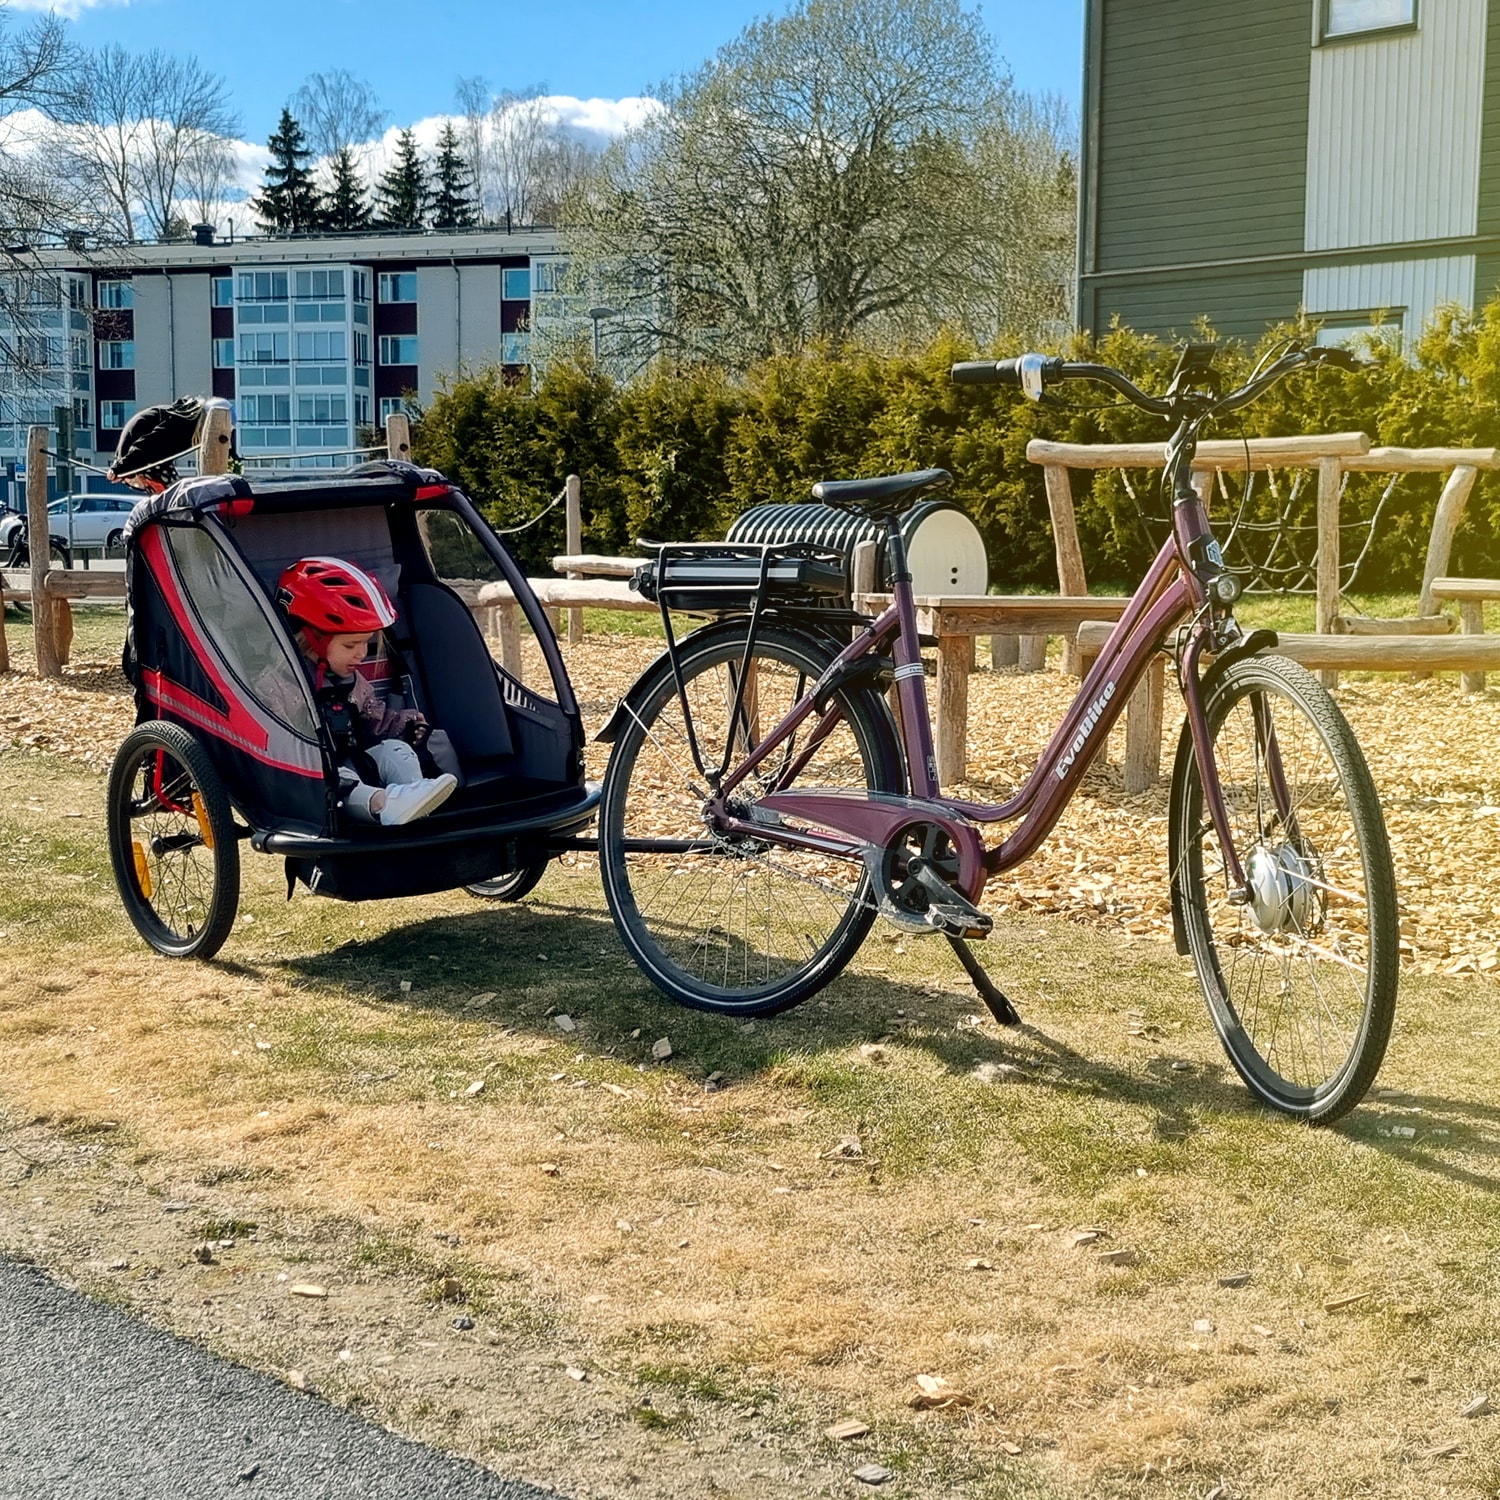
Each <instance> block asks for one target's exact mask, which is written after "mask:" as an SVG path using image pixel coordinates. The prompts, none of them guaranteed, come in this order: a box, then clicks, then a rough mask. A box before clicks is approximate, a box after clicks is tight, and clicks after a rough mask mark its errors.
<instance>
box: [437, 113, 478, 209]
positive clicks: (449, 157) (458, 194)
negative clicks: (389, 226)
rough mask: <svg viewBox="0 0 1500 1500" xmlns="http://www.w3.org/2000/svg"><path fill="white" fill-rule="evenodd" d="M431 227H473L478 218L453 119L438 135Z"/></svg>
mask: <svg viewBox="0 0 1500 1500" xmlns="http://www.w3.org/2000/svg"><path fill="white" fill-rule="evenodd" d="M432 175H433V194H432V227H433V228H434V229H471V228H472V227H473V226H474V225H475V224H477V223H478V222H479V214H478V206H477V204H476V203H475V201H474V197H473V194H472V192H471V191H470V189H471V187H472V185H473V184H472V179H471V178H470V176H469V169H468V167H467V165H466V164H465V162H464V157H463V152H462V150H461V149H460V148H459V144H458V132H457V131H456V130H454V128H453V122H452V121H451V120H450V121H449V122H448V123H447V124H446V125H444V126H443V131H442V134H441V135H439V136H438V149H437V160H436V161H435V162H434V163H433V174H432Z"/></svg>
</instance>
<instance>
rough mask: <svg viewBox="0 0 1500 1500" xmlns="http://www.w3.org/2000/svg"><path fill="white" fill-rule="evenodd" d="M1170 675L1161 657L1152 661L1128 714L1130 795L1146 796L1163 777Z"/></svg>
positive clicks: (1126, 780)
mask: <svg viewBox="0 0 1500 1500" xmlns="http://www.w3.org/2000/svg"><path fill="white" fill-rule="evenodd" d="M1165 683H1166V672H1165V669H1164V665H1163V662H1162V659H1161V655H1160V653H1158V654H1157V655H1155V656H1153V657H1152V658H1151V664H1150V665H1149V666H1148V667H1147V668H1146V675H1145V676H1144V677H1143V678H1141V682H1140V686H1139V687H1137V688H1136V690H1135V692H1133V693H1132V694H1131V695H1130V703H1129V705H1128V707H1127V709H1126V714H1125V764H1124V767H1123V768H1122V772H1121V775H1122V785H1123V787H1124V790H1125V792H1126V794H1127V795H1129V796H1133V795H1134V794H1135V793H1136V792H1144V791H1146V790H1148V789H1149V788H1150V787H1153V786H1155V785H1156V783H1157V780H1158V779H1159V778H1160V776H1161V714H1162V699H1163V696H1164V689H1165Z"/></svg>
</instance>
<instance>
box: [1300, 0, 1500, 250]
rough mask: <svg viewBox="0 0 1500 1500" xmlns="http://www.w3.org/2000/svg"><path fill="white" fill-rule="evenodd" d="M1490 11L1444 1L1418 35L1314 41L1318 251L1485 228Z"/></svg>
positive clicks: (1312, 161)
mask: <svg viewBox="0 0 1500 1500" xmlns="http://www.w3.org/2000/svg"><path fill="white" fill-rule="evenodd" d="M1488 11H1489V0H1443V3H1441V4H1427V5H1424V6H1423V7H1422V8H1421V13H1420V14H1421V21H1420V25H1419V27H1418V29H1417V30H1415V31H1413V32H1409V33H1406V34H1402V35H1396V36H1378V35H1377V36H1371V37H1368V38H1364V39H1351V40H1349V41H1344V42H1338V43H1330V44H1328V45H1326V46H1322V47H1317V48H1314V49H1313V52H1312V73H1311V84H1310V99H1309V111H1308V142H1307V210H1306V212H1307V241H1306V248H1307V249H1308V250H1344V249H1348V248H1351V247H1354V246H1359V245H1389V244H1396V243H1401V242H1406V241H1414V240H1432V239H1445V238H1457V237H1461V236H1466V235H1472V234H1474V233H1475V232H1476V231H1477V227H1478V222H1477V221H1478V213H1479V172H1480V154H1481V152H1480V142H1481V134H1482V121H1483V112H1484V87H1485V60H1486V50H1487V49H1486V45H1485V32H1486V29H1487V21H1488Z"/></svg>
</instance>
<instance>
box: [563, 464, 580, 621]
mask: <svg viewBox="0 0 1500 1500" xmlns="http://www.w3.org/2000/svg"><path fill="white" fill-rule="evenodd" d="M581 489H582V486H581V485H580V484H579V480H578V476H577V475H576V474H569V475H568V477H567V478H566V479H565V480H564V481H563V493H564V494H565V495H566V497H567V500H566V503H565V506H564V509H565V510H566V511H567V520H568V555H569V556H570V557H577V556H578V554H579V553H580V552H582V551H583V504H582V495H581ZM582 576H583V575H582V574H581V573H569V574H568V577H569V578H581V577H582ZM582 639H583V611H582V610H581V609H570V610H569V611H568V644H569V645H570V646H576V645H577V644H578V643H579V642H580V641H581V640H582Z"/></svg>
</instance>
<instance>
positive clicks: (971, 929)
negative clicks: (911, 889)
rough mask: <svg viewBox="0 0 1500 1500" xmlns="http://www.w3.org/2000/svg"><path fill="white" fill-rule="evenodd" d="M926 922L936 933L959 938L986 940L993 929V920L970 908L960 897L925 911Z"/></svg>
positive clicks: (934, 905) (936, 904)
mask: <svg viewBox="0 0 1500 1500" xmlns="http://www.w3.org/2000/svg"><path fill="white" fill-rule="evenodd" d="M926 917H927V920H928V922H929V923H930V924H931V925H932V926H933V928H935V929H936V930H937V931H938V932H942V933H947V934H951V935H952V936H953V937H961V938H986V937H988V936H989V935H990V931H991V929H992V928H993V927H994V925H995V923H994V919H993V918H992V917H990V916H989V915H988V914H986V913H985V912H982V911H980V910H979V908H978V907H976V906H970V905H969V903H968V902H967V901H965V900H964V899H963V897H962V896H960V897H958V899H957V900H952V901H942V902H935V903H934V904H933V905H931V906H929V907H928V908H927V911H926Z"/></svg>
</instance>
